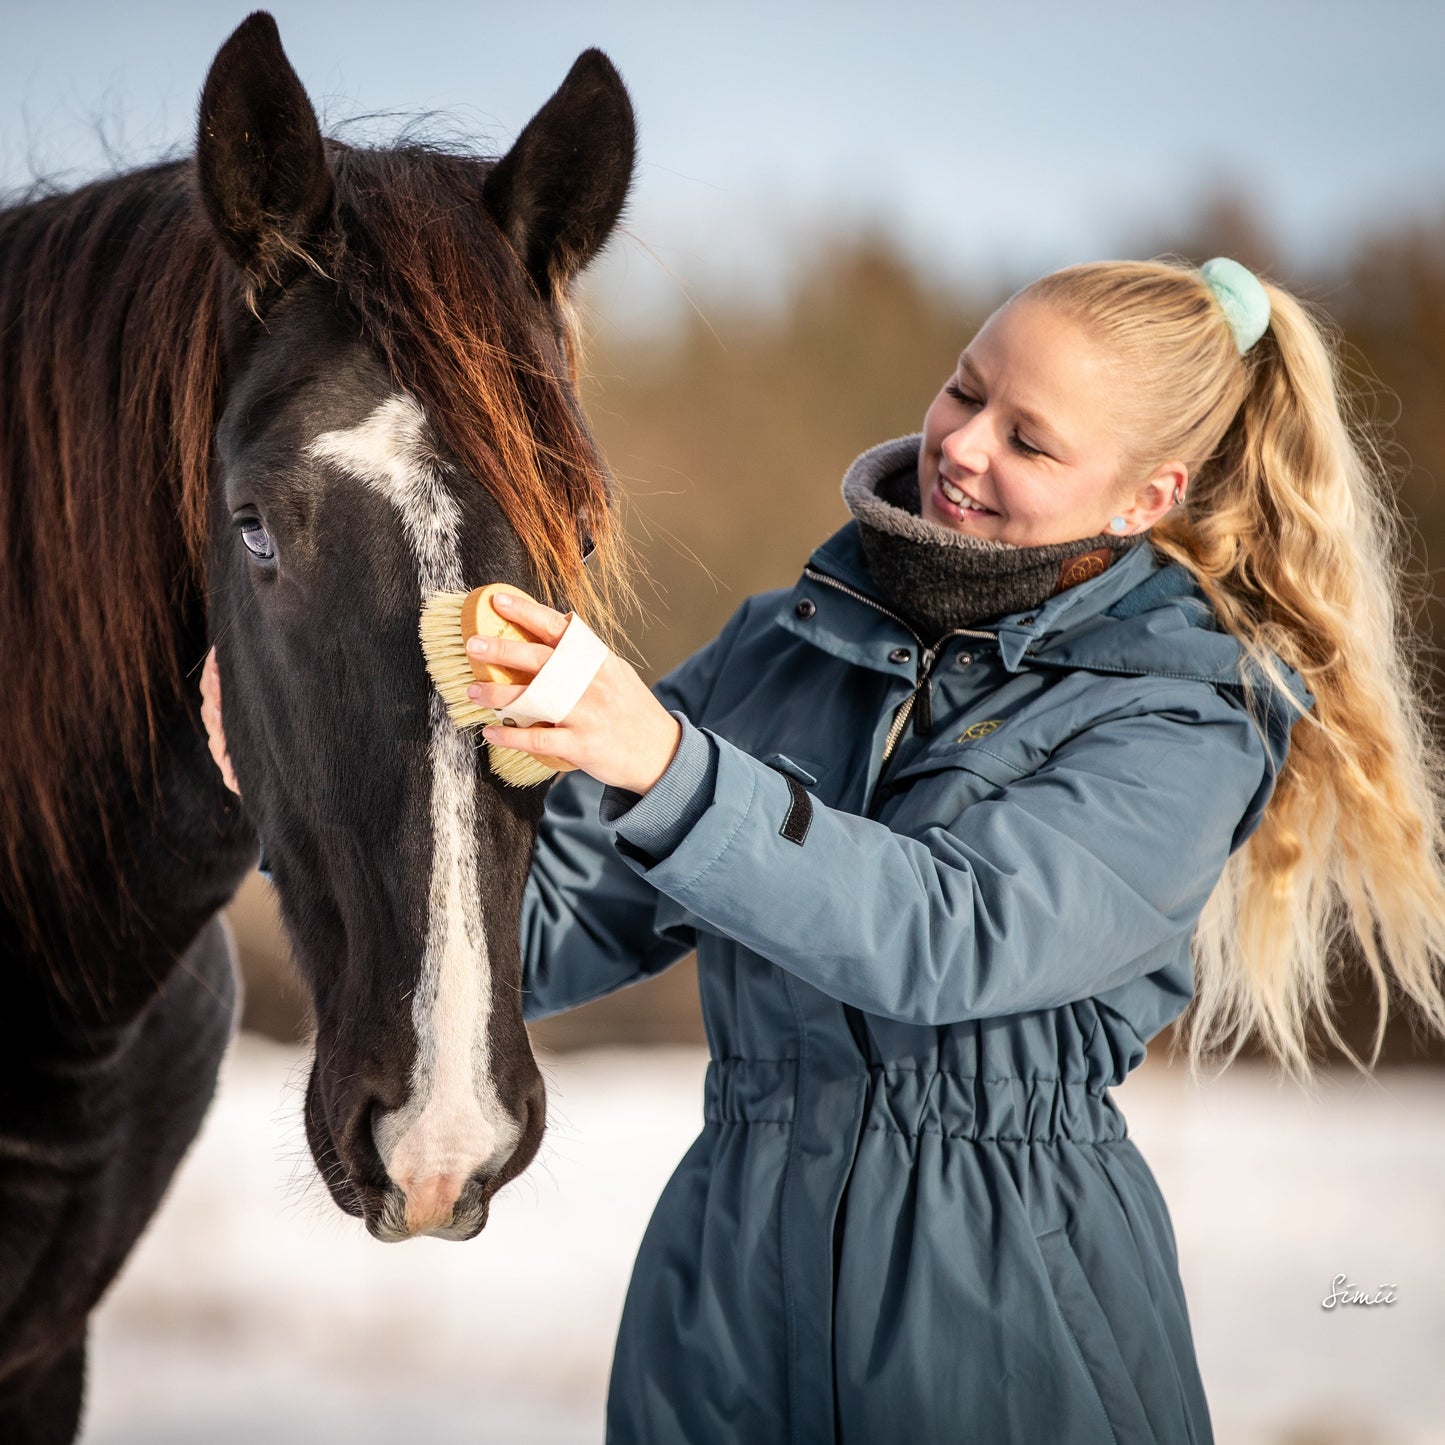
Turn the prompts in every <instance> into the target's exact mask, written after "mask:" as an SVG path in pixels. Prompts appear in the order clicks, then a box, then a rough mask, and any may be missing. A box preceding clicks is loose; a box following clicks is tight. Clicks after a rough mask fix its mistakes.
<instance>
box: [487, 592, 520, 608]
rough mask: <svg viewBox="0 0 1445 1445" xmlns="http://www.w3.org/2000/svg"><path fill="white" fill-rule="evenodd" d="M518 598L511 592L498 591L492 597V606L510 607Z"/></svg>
mask: <svg viewBox="0 0 1445 1445" xmlns="http://www.w3.org/2000/svg"><path fill="white" fill-rule="evenodd" d="M516 600H517V599H516V598H515V597H513V596H512V594H511V593H510V592H498V593H497V595H496V596H495V597H493V598H492V606H493V607H501V608H504V609H505V608H508V607H510V606H511V605H512V604H513V603H514V602H515V601H516Z"/></svg>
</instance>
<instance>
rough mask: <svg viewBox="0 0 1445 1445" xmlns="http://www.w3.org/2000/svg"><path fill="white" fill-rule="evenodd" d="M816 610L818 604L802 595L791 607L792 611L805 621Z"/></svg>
mask: <svg viewBox="0 0 1445 1445" xmlns="http://www.w3.org/2000/svg"><path fill="white" fill-rule="evenodd" d="M817 610H818V604H817V603H816V602H814V601H813V600H812V599H811V598H808V597H804V598H803V599H802V600H801V601H800V602H799V603H798V605H797V606H796V607H795V608H793V613H794V615H795V616H797V617H801V618H802V619H803V620H804V621H805V622H806V621H807V620H808V618H810V617H811V616H812V615H813V614H814V613H815V612H816V611H817Z"/></svg>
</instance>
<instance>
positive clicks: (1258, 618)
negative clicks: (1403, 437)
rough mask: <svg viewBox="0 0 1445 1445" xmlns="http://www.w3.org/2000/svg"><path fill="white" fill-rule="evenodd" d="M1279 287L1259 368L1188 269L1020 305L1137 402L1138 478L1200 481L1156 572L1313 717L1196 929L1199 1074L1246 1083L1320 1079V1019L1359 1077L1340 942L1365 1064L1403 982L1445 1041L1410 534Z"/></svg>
mask: <svg viewBox="0 0 1445 1445" xmlns="http://www.w3.org/2000/svg"><path fill="white" fill-rule="evenodd" d="M1265 290H1266V292H1267V294H1268V296H1269V300H1270V306H1271V319H1270V325H1269V329H1268V330H1267V331H1266V333H1265V335H1264V336H1263V338H1262V339H1261V340H1260V341H1259V342H1257V343H1256V344H1255V345H1254V346H1253V347H1252V348H1251V349H1250V350H1249V352H1247V353H1246V354H1245V355H1244V356H1243V357H1241V356H1240V355H1239V352H1238V349H1237V347H1236V344H1235V341H1234V337H1233V335H1232V333H1231V332H1230V329H1229V325H1228V322H1227V321H1226V320H1225V317H1224V313H1223V311H1222V310H1221V309H1220V307H1219V305H1218V303H1217V302H1216V300H1215V298H1214V296H1213V293H1212V292H1211V291H1210V290H1209V289H1208V287H1207V285H1206V284H1205V282H1204V280H1203V278H1202V277H1201V276H1200V273H1199V272H1198V271H1197V270H1195V269H1194V268H1193V267H1191V266H1188V265H1185V264H1176V263H1175V262H1173V261H1151V262H1102V263H1098V264H1094V265H1085V266H1074V267H1070V268H1068V269H1066V270H1064V271H1060V272H1056V273H1054V274H1053V275H1050V276H1046V277H1044V278H1043V279H1042V280H1041V281H1038V282H1036V283H1034V285H1032V286H1030V287H1028V288H1026V290H1025V291H1024V292H1023V293H1021V295H1027V296H1030V297H1032V298H1035V299H1037V300H1040V301H1043V302H1046V303H1048V304H1049V305H1051V306H1053V307H1057V308H1058V309H1059V310H1060V311H1061V312H1062V313H1063V314H1064V315H1066V316H1068V317H1069V318H1070V319H1072V320H1074V321H1075V322H1076V323H1078V324H1079V325H1080V326H1082V327H1083V328H1084V329H1085V330H1086V331H1087V332H1088V334H1090V335H1091V336H1092V337H1094V338H1095V339H1096V340H1098V341H1099V342H1100V343H1101V344H1102V345H1104V346H1105V347H1106V348H1107V349H1108V350H1109V351H1110V352H1111V354H1112V355H1113V357H1114V358H1116V360H1117V362H1118V364H1119V365H1120V367H1121V369H1122V371H1123V374H1124V375H1126V376H1128V377H1129V378H1130V379H1131V381H1136V382H1137V388H1136V389H1135V390H1134V391H1132V392H1131V406H1135V407H1136V410H1135V412H1134V420H1133V421H1132V422H1131V426H1132V427H1133V429H1134V430H1133V444H1132V446H1130V445H1129V444H1128V443H1127V442H1126V450H1127V451H1128V454H1129V462H1130V464H1132V466H1136V467H1138V468H1139V469H1140V474H1141V475H1143V474H1147V472H1148V471H1149V470H1150V469H1152V468H1154V467H1158V466H1161V465H1163V464H1164V463H1165V462H1166V461H1171V460H1178V461H1182V462H1183V463H1184V464H1185V465H1186V466H1187V468H1188V471H1189V478H1190V480H1189V483H1188V487H1187V493H1186V498H1185V505H1184V507H1182V508H1175V509H1174V510H1173V511H1171V512H1170V513H1168V514H1166V515H1165V516H1164V517H1163V518H1161V519H1160V520H1159V521H1158V522H1157V523H1156V524H1155V526H1154V528H1153V529H1152V532H1151V540H1152V542H1153V545H1154V547H1155V549H1156V551H1158V552H1159V553H1160V554H1161V555H1162V556H1164V557H1166V558H1168V559H1170V560H1172V561H1176V562H1179V563H1181V564H1182V565H1183V566H1185V567H1187V568H1188V569H1189V571H1190V572H1191V573H1192V574H1193V575H1194V577H1195V578H1196V579H1197V580H1198V583H1199V586H1200V588H1201V589H1202V591H1203V592H1204V594H1205V596H1206V597H1207V598H1208V600H1209V602H1210V603H1211V604H1212V606H1213V608H1214V612H1215V615H1216V617H1217V618H1218V620H1219V622H1220V625H1221V626H1223V627H1224V628H1225V629H1227V630H1228V631H1229V632H1230V633H1231V634H1233V635H1234V636H1235V637H1236V638H1237V639H1238V640H1239V642H1240V643H1241V644H1242V646H1243V647H1244V649H1245V652H1246V655H1247V660H1248V662H1249V663H1253V664H1254V665H1255V666H1257V667H1258V668H1259V669H1260V670H1261V671H1262V672H1263V674H1264V675H1266V676H1268V677H1270V678H1272V679H1273V680H1274V681H1275V682H1277V683H1279V684H1280V685H1281V686H1283V678H1282V676H1281V674H1280V672H1279V669H1278V667H1277V665H1276V663H1275V658H1276V657H1277V658H1279V659H1280V660H1282V661H1284V662H1285V663H1287V664H1289V666H1291V667H1293V668H1294V669H1296V670H1297V671H1298V672H1299V673H1300V674H1301V676H1302V677H1303V678H1304V681H1305V684H1306V685H1307V686H1308V687H1309V689H1310V691H1311V692H1312V693H1313V694H1314V696H1315V705H1314V709H1313V711H1304V712H1302V714H1301V715H1300V717H1298V718H1297V719H1296V721H1295V722H1294V724H1293V726H1292V731H1291V735H1290V747H1289V752H1288V756H1287V758H1286V761H1285V766H1284V768H1283V769H1282V771H1281V773H1280V776H1279V778H1278V780H1277V782H1276V786H1275V789H1274V793H1273V795H1272V796H1271V799H1270V802H1269V805H1268V808H1267V809H1266V811H1265V813H1264V817H1263V820H1262V822H1261V823H1260V825H1259V827H1258V829H1257V830H1256V831H1255V832H1254V833H1253V834H1252V835H1251V837H1250V838H1249V840H1248V841H1247V842H1246V843H1245V844H1244V846H1243V847H1242V848H1240V849H1239V850H1238V851H1237V852H1235V853H1234V854H1233V855H1232V856H1231V857H1230V859H1229V861H1228V863H1227V864H1226V865H1225V868H1224V872H1223V874H1222V876H1221V878H1220V880H1219V883H1218V885H1217V886H1216V888H1215V889H1214V892H1213V893H1212V895H1211V896H1210V898H1209V901H1208V903H1207V904H1206V906H1205V909H1204V911H1203V914H1202V915H1201V917H1200V920H1199V924H1198V927H1197V929H1196V931H1195V935H1194V961H1195V980H1196V985H1195V996H1194V1001H1193V1004H1192V1006H1191V1010H1190V1013H1189V1015H1188V1017H1187V1025H1188V1036H1187V1037H1188V1057H1189V1062H1190V1065H1191V1068H1193V1069H1195V1070H1196V1071H1197V1070H1198V1068H1199V1066H1200V1063H1201V1061H1202V1059H1203V1058H1204V1057H1205V1056H1206V1055H1215V1054H1218V1055H1222V1056H1223V1061H1224V1062H1225V1063H1228V1062H1229V1061H1230V1060H1232V1059H1233V1058H1234V1057H1235V1056H1236V1055H1237V1054H1238V1052H1239V1049H1240V1048H1241V1047H1242V1045H1243V1044H1244V1042H1245V1041H1246V1039H1248V1038H1249V1037H1250V1036H1251V1034H1254V1035H1257V1036H1258V1038H1259V1039H1260V1041H1261V1042H1262V1043H1263V1044H1264V1045H1265V1047H1266V1048H1267V1049H1268V1050H1269V1052H1270V1053H1271V1054H1272V1055H1273V1056H1274V1057H1275V1058H1276V1059H1278V1060H1279V1062H1280V1063H1281V1064H1282V1065H1283V1066H1284V1068H1285V1069H1286V1070H1287V1071H1289V1072H1292V1073H1295V1074H1297V1075H1299V1076H1301V1077H1307V1076H1308V1075H1309V1074H1310V1072H1311V1067H1312V1061H1311V1058H1310V1050H1309V1034H1308V1029H1309V1025H1310V1024H1311V1022H1312V1021H1313V1022H1317V1023H1318V1025H1319V1026H1320V1027H1321V1028H1322V1029H1323V1031H1324V1034H1325V1036H1326V1037H1327V1038H1328V1039H1329V1040H1330V1041H1331V1042H1332V1043H1333V1044H1334V1045H1335V1046H1336V1047H1338V1048H1339V1049H1341V1050H1342V1051H1343V1052H1344V1053H1345V1054H1346V1055H1347V1056H1348V1057H1349V1058H1350V1059H1351V1060H1352V1061H1354V1062H1355V1063H1356V1064H1357V1065H1360V1061H1359V1060H1358V1059H1357V1058H1356V1057H1355V1055H1354V1053H1353V1052H1352V1051H1351V1050H1350V1049H1349V1048H1348V1047H1347V1045H1346V1044H1345V1042H1344V1040H1343V1039H1342V1038H1341V1037H1340V1033H1339V1030H1338V1027H1337V1025H1336V1022H1335V1019H1334V1016H1333V1010H1332V1006H1331V1002H1330V985H1331V983H1332V981H1333V977H1334V973H1335V971H1336V968H1337V960H1332V958H1331V949H1332V946H1333V945H1334V944H1335V943H1336V942H1338V941H1340V940H1341V939H1342V938H1344V937H1346V936H1352V937H1353V938H1354V940H1355V941H1356V943H1357V944H1358V947H1359V950H1360V953H1361V955H1362V956H1363V958H1364V961H1365V964H1366V966H1367V968H1368V969H1369V973H1370V976H1371V979H1372V982H1373V984H1374V989H1375V994H1376V997H1377V999H1378V1002H1379V1018H1378V1023H1377V1027H1376V1030H1375V1036H1374V1047H1373V1049H1372V1050H1371V1053H1370V1056H1369V1064H1370V1065H1371V1066H1373V1065H1374V1063H1375V1062H1376V1061H1377V1060H1378V1058H1379V1053H1380V1047H1381V1045H1382V1043H1383V1040H1384V1031H1385V1022H1386V1019H1387V1017H1388V1009H1389V996H1390V984H1391V983H1392V982H1393V983H1394V984H1395V985H1397V986H1398V988H1399V989H1400V990H1401V991H1402V992H1403V993H1404V994H1405V995H1406V996H1408V997H1409V998H1410V999H1412V1000H1413V1001H1414V1003H1415V1004H1416V1006H1417V1007H1418V1009H1419V1010H1420V1014H1421V1016H1422V1018H1423V1020H1424V1021H1425V1022H1426V1023H1427V1024H1428V1025H1429V1026H1430V1027H1432V1028H1433V1029H1435V1030H1436V1031H1438V1032H1439V1033H1441V1034H1445V995H1442V987H1441V982H1442V981H1441V975H1440V963H1441V959H1442V956H1445V828H1442V823H1441V817H1442V799H1445V769H1442V766H1441V762H1440V760H1439V758H1438V757H1437V756H1436V754H1435V751H1434V748H1433V745H1432V741H1431V738H1430V734H1429V730H1428V728H1427V726H1426V723H1425V720H1424V715H1423V707H1422V701H1423V688H1424V679H1423V674H1422V675H1418V676H1417V671H1416V664H1417V662H1418V661H1420V660H1421V659H1420V658H1419V656H1418V654H1419V652H1420V648H1421V644H1420V642H1419V640H1418V639H1416V638H1415V637H1413V636H1412V635H1410V633H1409V632H1408V630H1407V627H1406V625H1405V623H1406V618H1405V616H1404V609H1403V606H1402V603H1403V602H1404V600H1405V597H1406V582H1407V579H1406V577H1405V575H1404V573H1403V571H1402V565H1401V564H1402V558H1403V557H1404V554H1405V545H1404V538H1403V535H1402V523H1401V519H1400V517H1399V514H1398V512H1397V511H1396V509H1395V507H1394V504H1393V500H1392V498H1391V495H1390V493H1389V490H1388V479H1387V476H1386V472H1385V469H1384V467H1383V466H1382V465H1381V463H1380V460H1379V455H1378V452H1377V450H1376V449H1375V447H1373V446H1372V445H1371V444H1370V443H1369V441H1368V439H1367V438H1366V436H1365V433H1364V429H1363V428H1362V427H1361V426H1360V425H1359V424H1358V423H1357V422H1356V421H1355V420H1354V419H1353V418H1352V417H1351V415H1350V414H1349V413H1348V410H1347V407H1348V404H1347V403H1346V402H1345V401H1344V399H1343V398H1344V388H1343V386H1342V385H1341V376H1340V371H1341V368H1340V363H1339V359H1338V345H1337V340H1336V337H1335V334H1334V332H1333V329H1332V328H1331V326H1330V324H1329V323H1328V322H1327V321H1326V320H1325V319H1324V318H1323V317H1320V318H1319V319H1318V320H1317V319H1315V318H1314V317H1313V316H1312V315H1311V313H1310V311H1309V310H1307V309H1306V307H1305V306H1304V305H1303V304H1302V303H1301V302H1300V301H1298V300H1296V299H1295V298H1294V297H1293V296H1291V295H1290V294H1289V293H1288V292H1286V291H1283V290H1281V289H1280V288H1279V287H1277V286H1273V285H1269V284H1268V283H1266V285H1265ZM1271 654H1273V655H1271ZM1242 671H1243V672H1244V674H1245V675H1244V677H1243V678H1242V681H1243V683H1244V691H1245V699H1246V702H1247V703H1248V704H1249V706H1250V711H1251V714H1252V715H1253V714H1254V713H1255V708H1254V702H1253V700H1254V697H1255V689H1254V687H1253V686H1252V685H1251V676H1250V671H1251V669H1250V667H1249V666H1248V665H1246V667H1245V668H1244V669H1242ZM1289 700H1290V702H1291V704H1293V705H1294V706H1296V707H1298V704H1296V703H1295V701H1294V698H1293V696H1290V697H1289ZM1360 1066H1361V1067H1364V1066H1363V1065H1360Z"/></svg>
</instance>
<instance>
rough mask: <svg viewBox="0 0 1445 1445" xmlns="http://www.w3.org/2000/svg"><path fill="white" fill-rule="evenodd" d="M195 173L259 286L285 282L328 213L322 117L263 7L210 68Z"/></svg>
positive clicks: (233, 251)
mask: <svg viewBox="0 0 1445 1445" xmlns="http://www.w3.org/2000/svg"><path fill="white" fill-rule="evenodd" d="M196 171H197V176H198V180H199V183H200V191H201V199H202V201H203V202H204V204H205V207H206V214H207V215H208V216H209V217H210V219H211V223H212V225H213V226H214V227H215V228H216V232H217V234H218V235H219V236H220V238H221V242H222V244H223V245H224V246H225V248H226V250H227V251H228V252H229V253H230V255H231V258H232V259H233V260H234V261H235V262H236V264H237V265H239V266H240V267H241V269H242V270H243V271H245V272H246V274H247V275H248V276H250V277H251V278H252V279H253V280H257V281H273V282H280V281H281V280H283V279H284V277H285V274H286V272H287V271H288V270H289V269H291V268H292V267H293V266H294V265H295V264H296V262H297V260H298V259H299V258H300V257H302V256H304V255H305V252H306V245H307V242H308V241H310V240H311V239H312V238H313V237H314V236H315V235H316V234H317V233H318V231H319V230H320V229H321V227H322V225H323V224H324V223H325V222H326V220H327V219H328V217H329V216H330V213H331V208H332V199H333V189H332V184H331V173H330V172H329V171H328V170H327V168H326V155H325V152H324V151H323V150H322V146H321V128H320V127H319V126H318V125H317V123H316V112H315V111H314V110H312V108H311V101H310V100H309V99H308V98H307V95H306V91H305V89H304V87H303V86H302V84H301V81H300V79H299V77H298V76H297V74H296V72H295V71H294V70H293V69H292V68H291V62H290V61H289V60H287V58H286V52H285V51H284V50H282V48H281V36H280V34H279V33H278V32H277V30H276V22H275V21H274V20H273V19H272V18H271V16H270V15H268V14H267V13H266V11H264V10H257V11H255V12H254V13H253V14H251V15H248V16H247V17H246V19H245V20H243V21H242V22H241V23H240V25H238V26H237V27H236V30H235V32H234V33H233V34H232V36H231V38H230V39H229V40H228V41H226V43H225V44H224V45H223V46H222V47H221V48H220V50H219V51H218V52H217V54H216V58H215V60H213V61H212V62H211V71H210V74H209V75H207V76H206V85H205V89H204V90H203V91H202V92H201V111H200V124H199V134H198V136H197V141H196Z"/></svg>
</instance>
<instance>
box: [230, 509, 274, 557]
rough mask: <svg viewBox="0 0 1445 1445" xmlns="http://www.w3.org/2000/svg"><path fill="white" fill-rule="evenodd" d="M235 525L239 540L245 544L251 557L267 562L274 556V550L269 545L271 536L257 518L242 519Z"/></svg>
mask: <svg viewBox="0 0 1445 1445" xmlns="http://www.w3.org/2000/svg"><path fill="white" fill-rule="evenodd" d="M236 525H237V527H239V528H240V529H241V540H242V541H243V542H244V543H245V544H246V550H247V551H248V552H249V553H250V554H251V555H252V556H253V557H255V558H258V559H259V560H260V561H262V562H269V561H270V560H271V558H272V557H274V556H275V555H276V549H275V548H274V547H273V546H272V545H271V534H270V533H269V532H268V531H267V530H266V528H265V525H264V524H263V523H262V521H261V519H260V518H259V517H242V518H241V520H240V521H239V522H237V523H236Z"/></svg>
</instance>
